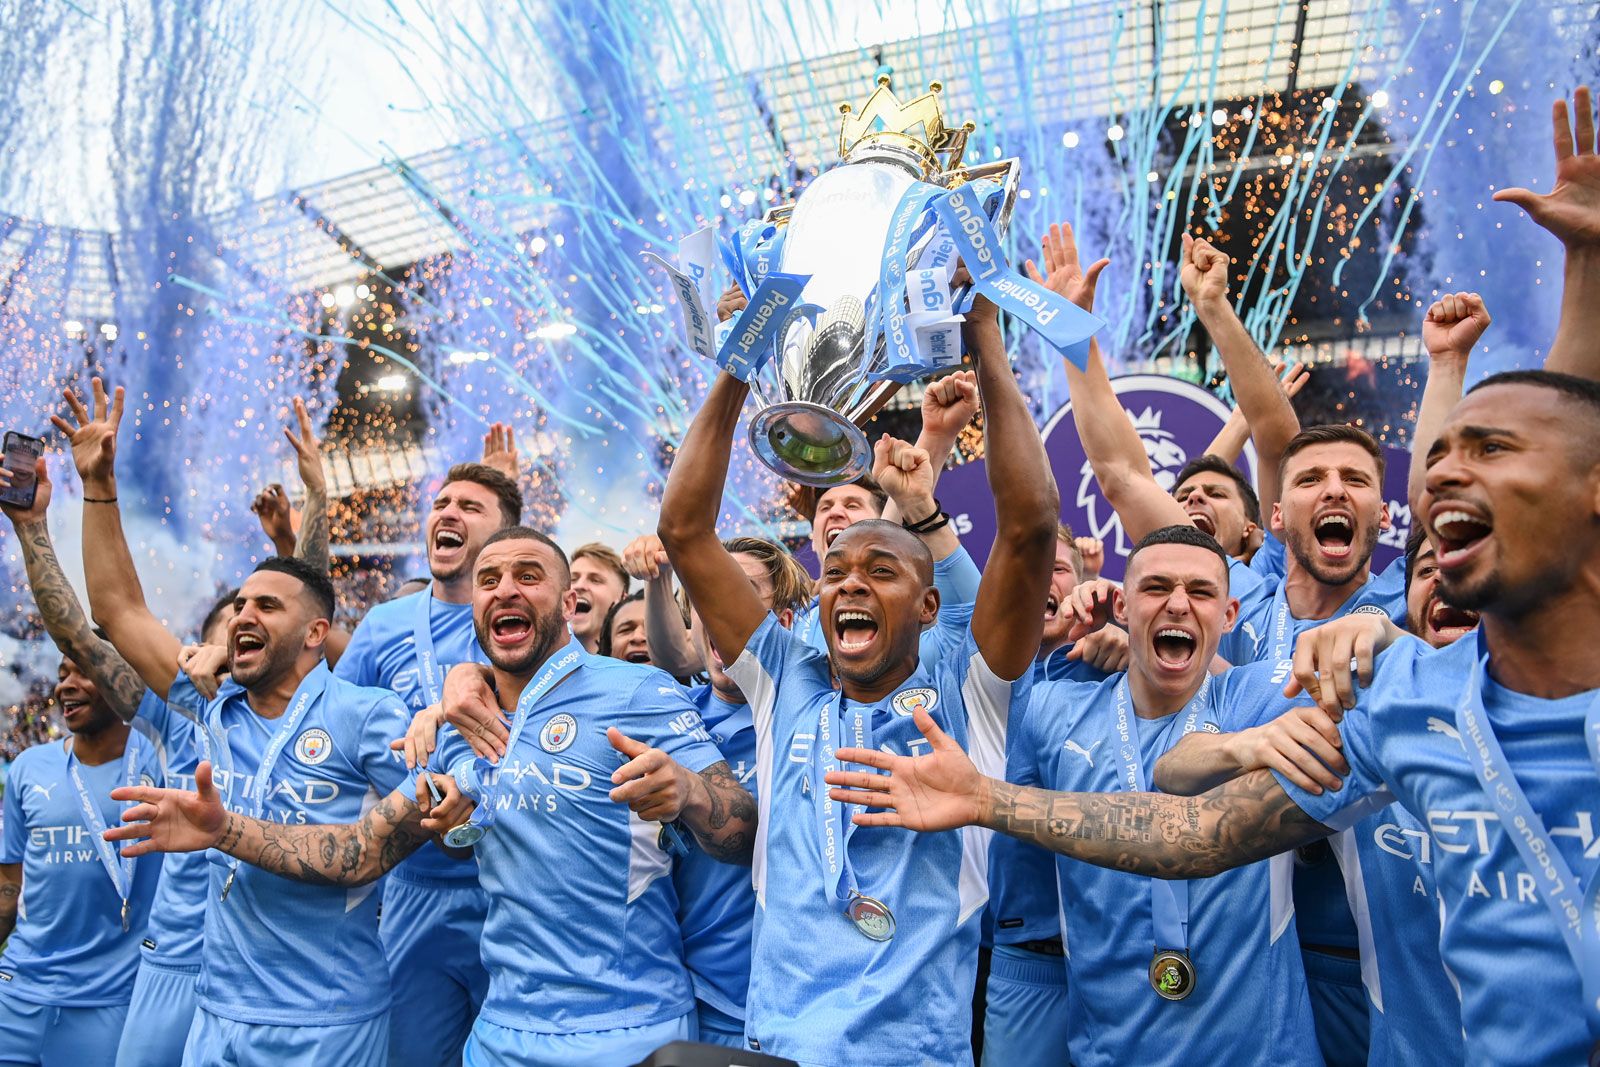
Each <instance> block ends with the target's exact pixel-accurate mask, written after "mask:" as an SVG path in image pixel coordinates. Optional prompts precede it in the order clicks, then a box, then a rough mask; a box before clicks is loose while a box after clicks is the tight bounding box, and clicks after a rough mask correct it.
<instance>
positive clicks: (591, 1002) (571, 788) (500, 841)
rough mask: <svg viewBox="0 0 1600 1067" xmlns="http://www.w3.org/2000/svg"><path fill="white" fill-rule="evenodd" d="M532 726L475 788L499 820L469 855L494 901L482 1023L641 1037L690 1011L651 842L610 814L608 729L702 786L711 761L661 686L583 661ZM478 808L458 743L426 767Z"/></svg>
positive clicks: (716, 757)
mask: <svg viewBox="0 0 1600 1067" xmlns="http://www.w3.org/2000/svg"><path fill="white" fill-rule="evenodd" d="M567 647H568V648H569V649H575V650H577V652H578V654H579V657H580V658H579V663H578V666H577V667H576V668H574V669H573V670H572V672H571V673H570V674H568V675H567V676H566V677H565V678H564V679H563V680H562V681H561V682H560V683H559V684H557V685H555V686H554V687H553V688H551V689H550V690H549V691H548V692H546V693H545V694H544V695H543V696H542V697H541V698H540V699H539V701H538V702H537V703H536V704H535V705H534V706H533V708H532V709H531V711H530V712H529V713H528V715H529V717H528V719H527V724H526V726H525V727H524V728H523V730H522V732H521V735H520V736H519V737H518V739H517V744H516V746H515V748H514V749H513V750H512V751H510V752H508V753H507V754H506V755H505V756H504V757H503V758H502V759H501V760H500V762H499V764H498V766H496V767H495V768H493V769H492V770H489V771H487V772H486V773H485V774H484V776H483V780H484V781H486V783H487V785H488V788H489V789H490V790H491V791H492V806H493V809H494V811H495V819H494V822H493V824H492V826H491V827H490V828H489V831H488V833H487V834H486V835H485V836H484V838H483V840H482V841H480V842H479V843H478V844H477V846H476V848H475V851H476V852H477V855H478V878H479V881H480V882H481V883H482V885H483V888H484V891H485V892H486V893H487V894H488V896H489V911H488V916H487V918H486V919H485V921H484V926H483V963H484V966H485V967H486V968H487V969H488V971H489V993H488V997H487V998H486V999H485V1001H484V1004H483V1010H482V1012H481V1016H480V1017H481V1018H483V1019H485V1020H487V1021H489V1022H492V1023H495V1024H497V1025H500V1026H507V1027H511V1028H512V1029H516V1030H531V1031H535V1032H538V1033H580V1032H586V1031H594V1030H610V1029H615V1028H618V1027H629V1026H647V1025H650V1024H652V1023H658V1022H665V1021H667V1020H669V1019H675V1018H677V1017H679V1016H681V1015H684V1014H686V1013H687V1012H688V1011H690V1010H691V1009H692V1008H693V1007H694V994H693V992H692V990H691V988H690V984H689V975H688V971H687V970H686V969H685V967H684V963H683V949H682V945H681V939H680V936H679V933H678V919H677V915H676V913H675V904H676V902H675V900H674V895H673V892H672V883H671V879H670V878H667V877H664V876H666V875H668V874H669V872H670V860H669V858H668V856H667V854H666V853H665V852H663V851H662V850H661V848H660V846H659V845H658V843H657V835H658V834H659V832H660V826H659V825H658V824H656V823H653V822H645V821H643V820H641V819H640V818H639V817H638V816H637V815H635V814H633V812H631V811H629V810H628V806H627V805H626V804H618V803H616V802H614V801H613V800H611V798H610V796H609V794H610V791H611V790H612V788H614V786H613V785H612V782H611V775H612V774H613V773H614V772H615V771H616V770H617V768H618V767H621V766H622V765H623V764H624V763H625V762H627V760H626V758H625V757H623V755H622V754H621V753H620V752H618V751H617V750H616V749H615V748H613V747H612V746H611V743H610V742H609V741H608V740H607V739H606V729H607V727H611V726H615V727H616V728H617V729H619V730H621V731H622V732H623V733H625V734H627V735H628V736H629V737H632V738H633V739H635V740H637V741H642V742H644V743H645V744H647V745H651V746H653V747H656V748H660V749H662V750H663V751H665V752H666V753H667V754H668V755H670V756H672V757H673V758H674V759H675V760H677V761H678V763H680V764H682V765H683V766H684V767H686V768H687V769H688V770H690V771H691V772H694V773H697V774H698V773H699V772H700V771H703V770H704V769H705V768H707V767H709V766H711V765H712V764H714V763H717V762H718V761H720V760H721V759H722V758H723V757H722V753H720V752H719V751H717V748H716V746H715V745H713V744H712V742H711V739H710V736H709V735H708V734H707V733H706V730H705V727H704V726H703V725H701V722H700V713H699V712H698V711H696V710H695V708H694V705H693V704H691V703H689V699H688V697H686V696H685V695H684V692H683V688H682V687H681V686H679V685H678V683H677V682H676V681H674V680H673V679H672V677H671V676H669V675H667V674H666V673H664V672H662V671H659V670H657V669H655V668H654V667H645V666H640V665H638V664H633V663H625V662H623V661H622V660H615V659H610V658H607V657H605V656H591V655H588V654H587V653H584V652H583V651H582V649H581V647H580V646H578V645H577V644H576V642H573V643H571V644H569V645H568V646H567ZM431 765H432V766H433V767H436V768H438V769H440V770H444V771H449V772H450V773H451V774H453V775H454V776H455V777H456V781H457V782H458V783H460V784H461V785H462V786H463V788H464V789H465V790H466V791H467V792H468V793H469V795H474V796H477V795H478V794H479V791H478V790H477V781H478V778H477V774H478V772H477V771H476V770H475V769H474V765H475V761H474V760H473V758H472V752H471V749H470V747H469V746H468V745H467V743H466V742H465V741H464V740H463V739H462V738H461V735H460V734H459V733H457V732H456V730H455V729H454V728H453V727H447V728H446V729H445V730H443V731H442V732H441V733H440V737H439V748H438V750H437V751H436V752H435V753H434V758H433V761H432V764H431Z"/></svg>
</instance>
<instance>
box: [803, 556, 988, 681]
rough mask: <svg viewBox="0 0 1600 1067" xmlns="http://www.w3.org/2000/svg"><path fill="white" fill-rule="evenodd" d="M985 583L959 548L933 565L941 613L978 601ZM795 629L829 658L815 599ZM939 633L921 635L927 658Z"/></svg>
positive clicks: (804, 611) (820, 616)
mask: <svg viewBox="0 0 1600 1067" xmlns="http://www.w3.org/2000/svg"><path fill="white" fill-rule="evenodd" d="M982 580H983V572H982V571H980V570H978V565H977V564H976V563H975V562H973V559H972V554H971V553H970V552H968V551H967V550H966V549H965V548H963V547H961V546H960V545H957V546H956V550H955V551H954V552H952V553H950V554H949V555H948V556H946V557H945V558H944V559H941V560H939V561H938V562H937V563H935V564H934V565H933V587H934V588H935V589H937V590H939V604H940V605H941V606H940V611H941V612H942V611H943V610H944V607H945V606H948V605H957V604H961V605H970V604H972V602H973V601H975V600H976V599H977V598H978V583H979V582H981V581H982ZM792 628H793V630H794V632H795V633H797V634H799V635H800V639H801V640H802V641H804V642H805V643H806V644H808V645H810V646H811V647H812V648H814V649H816V650H817V651H818V652H821V653H822V654H823V655H827V654H828V637H827V635H826V634H825V633H824V632H823V628H822V604H821V602H820V601H819V600H818V599H817V598H816V597H812V598H811V603H810V604H809V605H807V606H806V607H804V608H801V609H800V610H799V611H797V612H795V616H794V622H793V627H792ZM936 632H937V631H936V630H934V629H930V630H928V631H927V632H926V633H924V634H923V635H922V638H923V646H922V655H923V656H924V657H926V656H928V655H930V654H932V653H933V652H934V651H935V649H934V647H933V646H931V645H930V644H929V643H928V642H929V641H930V640H934V639H935V638H934V636H933V635H934V634H935V633H936Z"/></svg>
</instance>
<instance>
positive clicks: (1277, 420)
mask: <svg viewBox="0 0 1600 1067" xmlns="http://www.w3.org/2000/svg"><path fill="white" fill-rule="evenodd" d="M1181 277H1182V281H1183V291H1184V292H1185V293H1187V294H1188V295H1189V300H1190V302H1191V303H1192V304H1193V305H1194V310H1195V314H1196V315H1197V316H1198V317H1199V319H1200V325H1202V326H1204V327H1205V330H1206V333H1207V335H1208V336H1210V338H1211V343H1212V344H1213V345H1215V346H1216V348H1217V354H1218V355H1220V356H1221V357H1222V365H1223V367H1224V368H1225V369H1226V370H1227V372H1228V381H1229V382H1230V383H1231V384H1232V386H1233V395H1234V396H1235V397H1236V398H1237V399H1238V401H1239V410H1240V411H1242V412H1243V413H1244V419H1245V422H1246V423H1247V424H1248V426H1249V428H1250V435H1251V437H1253V438H1254V439H1255V443H1256V460H1257V463H1256V491H1257V493H1258V495H1259V496H1260V498H1261V508H1262V514H1266V513H1267V512H1269V511H1271V510H1272V505H1273V504H1275V503H1277V501H1278V493H1279V485H1278V461H1279V459H1281V458H1282V457H1283V450H1284V448H1285V446H1287V445H1288V443H1289V440H1290V438H1292V437H1294V435H1295V434H1297V433H1299V432H1300V419H1299V417H1298V416H1296V415H1295V413H1294V405H1292V404H1290V403H1289V396H1288V394H1287V393H1285V392H1284V390H1283V386H1282V384H1280V383H1279V381H1278V376H1277V374H1276V373H1274V372H1273V369H1272V365H1271V364H1270V363H1268V362H1267V357H1266V356H1265V355H1264V354H1263V353H1262V351H1261V349H1260V347H1259V346H1257V344H1256V342H1255V339H1254V338H1253V337H1251V336H1250V331H1249V330H1246V329H1245V328H1244V323H1243V322H1241V321H1240V320H1239V316H1238V315H1237V314H1236V313H1235V312H1234V310H1233V303H1232V301H1230V300H1229V299H1228V257H1227V256H1225V255H1223V254H1222V253H1221V252H1220V251H1218V250H1217V248H1216V247H1215V246H1214V245H1212V244H1211V242H1209V241H1206V240H1204V239H1200V240H1195V239H1194V238H1192V237H1190V236H1189V235H1188V234H1184V236H1183V269H1182V272H1181Z"/></svg>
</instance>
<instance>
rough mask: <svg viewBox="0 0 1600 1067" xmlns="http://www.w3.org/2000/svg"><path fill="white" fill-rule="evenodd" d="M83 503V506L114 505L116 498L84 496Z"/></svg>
mask: <svg viewBox="0 0 1600 1067" xmlns="http://www.w3.org/2000/svg"><path fill="white" fill-rule="evenodd" d="M83 502H84V503H85V504H115V503H116V502H117V498H116V497H114V496H86V497H84V498H83Z"/></svg>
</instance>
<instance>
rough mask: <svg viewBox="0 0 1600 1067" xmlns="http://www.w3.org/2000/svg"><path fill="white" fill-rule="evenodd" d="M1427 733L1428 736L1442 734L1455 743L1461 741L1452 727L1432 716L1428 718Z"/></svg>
mask: <svg viewBox="0 0 1600 1067" xmlns="http://www.w3.org/2000/svg"><path fill="white" fill-rule="evenodd" d="M1428 732H1429V733H1430V734H1444V735H1446V736H1447V737H1453V738H1455V739H1456V740H1457V741H1460V740H1461V734H1460V732H1459V731H1458V730H1457V729H1456V728H1455V727H1454V726H1452V725H1450V724H1449V723H1447V722H1445V721H1444V720H1443V719H1440V718H1438V717H1436V716H1433V715H1429V716H1428Z"/></svg>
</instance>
